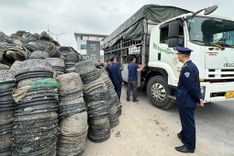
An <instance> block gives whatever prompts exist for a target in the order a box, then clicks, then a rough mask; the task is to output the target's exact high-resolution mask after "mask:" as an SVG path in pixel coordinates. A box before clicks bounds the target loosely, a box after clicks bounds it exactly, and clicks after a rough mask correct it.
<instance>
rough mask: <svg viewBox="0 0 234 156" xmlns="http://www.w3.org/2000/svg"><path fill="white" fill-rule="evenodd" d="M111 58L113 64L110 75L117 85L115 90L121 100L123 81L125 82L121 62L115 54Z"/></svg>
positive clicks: (110, 67) (109, 71)
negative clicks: (118, 61)
mask: <svg viewBox="0 0 234 156" xmlns="http://www.w3.org/2000/svg"><path fill="white" fill-rule="evenodd" d="M110 60H111V62H112V64H111V65H110V66H109V68H108V69H109V70H108V73H109V77H110V79H111V81H112V83H113V85H114V87H115V91H116V93H117V95H118V97H119V100H120V95H121V89H122V82H123V78H122V74H121V71H120V64H119V63H117V59H116V57H115V55H114V54H113V55H111V57H110Z"/></svg>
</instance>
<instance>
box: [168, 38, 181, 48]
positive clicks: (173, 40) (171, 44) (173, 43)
mask: <svg viewBox="0 0 234 156" xmlns="http://www.w3.org/2000/svg"><path fill="white" fill-rule="evenodd" d="M178 43H179V39H178V38H169V39H168V47H175V46H177V45H178Z"/></svg>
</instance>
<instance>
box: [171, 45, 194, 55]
mask: <svg viewBox="0 0 234 156" xmlns="http://www.w3.org/2000/svg"><path fill="white" fill-rule="evenodd" d="M174 49H175V50H177V51H178V52H179V53H181V54H190V53H191V52H192V50H191V49H189V48H185V47H180V46H176V47H175V48H174Z"/></svg>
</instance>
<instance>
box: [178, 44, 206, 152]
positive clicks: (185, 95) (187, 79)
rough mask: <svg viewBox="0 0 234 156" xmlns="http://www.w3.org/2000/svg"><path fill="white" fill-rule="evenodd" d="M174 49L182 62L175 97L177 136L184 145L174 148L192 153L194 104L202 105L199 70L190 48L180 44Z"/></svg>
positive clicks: (193, 147) (193, 146)
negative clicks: (191, 55) (180, 127)
mask: <svg viewBox="0 0 234 156" xmlns="http://www.w3.org/2000/svg"><path fill="white" fill-rule="evenodd" d="M175 49H176V50H177V51H178V53H177V55H178V60H179V61H180V62H182V63H183V64H184V65H183V67H182V69H181V72H180V77H179V82H178V86H177V97H176V104H177V106H178V109H179V114H180V120H181V125H182V130H181V132H180V133H178V134H177V136H178V138H179V139H180V140H181V142H182V143H183V144H184V145H183V146H179V147H175V149H176V150H177V151H179V152H184V153H194V150H195V146H196V128H195V119H194V111H195V108H196V106H200V107H204V102H203V100H202V94H201V90H200V81H199V72H198V69H197V67H196V65H195V64H194V63H193V62H192V61H191V60H190V54H191V51H192V50H190V49H188V48H184V47H180V46H176V47H175Z"/></svg>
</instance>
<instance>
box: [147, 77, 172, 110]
mask: <svg viewBox="0 0 234 156" xmlns="http://www.w3.org/2000/svg"><path fill="white" fill-rule="evenodd" d="M170 94H171V89H170V88H169V86H168V84H167V83H166V81H165V80H164V79H163V77H161V76H154V77H152V78H150V80H149V82H148V84H147V96H148V98H149V99H150V101H151V102H152V103H153V105H154V106H156V107H158V108H160V109H165V110H166V109H170V108H172V107H173V106H174V104H175V102H174V100H173V99H171V98H169V97H168V95H170Z"/></svg>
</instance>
